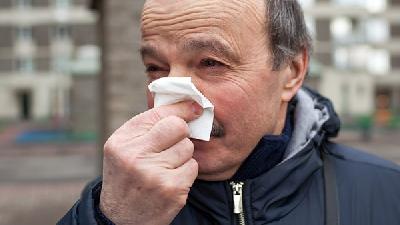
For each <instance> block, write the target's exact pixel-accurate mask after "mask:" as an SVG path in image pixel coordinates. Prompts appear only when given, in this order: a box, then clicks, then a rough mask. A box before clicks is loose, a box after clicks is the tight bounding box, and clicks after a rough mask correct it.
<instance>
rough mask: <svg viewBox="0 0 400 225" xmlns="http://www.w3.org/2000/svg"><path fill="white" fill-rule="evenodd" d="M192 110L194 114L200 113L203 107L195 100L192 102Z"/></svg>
mask: <svg viewBox="0 0 400 225" xmlns="http://www.w3.org/2000/svg"><path fill="white" fill-rule="evenodd" d="M192 111H193V112H194V114H196V115H198V116H199V115H201V114H202V113H203V107H201V106H200V105H199V104H198V103H197V102H192Z"/></svg>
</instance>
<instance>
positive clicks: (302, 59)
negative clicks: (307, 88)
mask: <svg viewBox="0 0 400 225" xmlns="http://www.w3.org/2000/svg"><path fill="white" fill-rule="evenodd" d="M308 61H309V59H308V51H307V50H306V49H304V50H303V51H302V52H301V53H300V54H298V55H297V56H295V57H294V58H293V60H292V61H291V62H290V64H289V65H288V68H287V70H286V71H285V73H286V74H285V77H286V79H285V81H284V82H285V83H284V86H283V92H282V96H281V99H282V101H284V102H289V101H290V100H291V99H292V98H293V97H294V95H295V94H296V93H297V91H298V90H299V89H300V88H301V85H303V82H304V79H305V76H306V74H307V70H308Z"/></svg>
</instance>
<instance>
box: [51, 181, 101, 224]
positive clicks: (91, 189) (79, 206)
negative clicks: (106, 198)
mask: <svg viewBox="0 0 400 225" xmlns="http://www.w3.org/2000/svg"><path fill="white" fill-rule="evenodd" d="M100 191H101V178H97V179H96V180H94V181H93V182H91V183H89V184H88V185H87V186H86V187H85V189H84V190H83V192H82V195H81V199H79V200H78V201H77V202H76V203H75V205H74V206H73V207H72V208H71V209H70V210H69V211H68V212H67V214H66V215H65V216H64V217H63V218H62V219H61V220H60V221H59V222H58V223H57V225H102V223H99V222H98V221H97V217H96V204H95V202H96V196H99V193H100Z"/></svg>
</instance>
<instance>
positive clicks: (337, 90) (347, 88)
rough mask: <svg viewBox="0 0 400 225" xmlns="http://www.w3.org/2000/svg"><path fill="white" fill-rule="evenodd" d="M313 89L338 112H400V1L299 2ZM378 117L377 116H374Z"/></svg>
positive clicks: (357, 114) (370, 113) (361, 113)
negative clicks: (310, 40) (313, 69)
mask: <svg viewBox="0 0 400 225" xmlns="http://www.w3.org/2000/svg"><path fill="white" fill-rule="evenodd" d="M301 2H302V4H303V6H304V11H305V14H306V17H307V20H308V23H309V24H308V25H309V27H310V30H311V31H312V33H313V37H314V44H315V49H314V58H313V65H314V66H315V65H322V66H319V68H322V70H320V71H318V72H319V73H320V74H319V75H320V76H319V77H317V78H316V79H318V80H319V82H318V88H319V89H320V92H322V93H323V94H325V95H327V96H329V97H330V98H331V99H332V100H333V102H334V104H335V106H336V108H337V110H338V112H339V113H340V114H342V115H345V116H346V115H350V116H354V115H355V116H359V115H374V114H375V116H378V117H382V116H379V115H378V114H379V113H380V112H384V113H383V114H385V116H383V117H385V118H381V119H383V120H386V121H382V122H388V120H389V119H390V114H391V113H399V112H400V0H302V1H301ZM377 119H378V120H380V119H379V118H377Z"/></svg>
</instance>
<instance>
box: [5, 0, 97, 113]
mask: <svg viewBox="0 0 400 225" xmlns="http://www.w3.org/2000/svg"><path fill="white" fill-rule="evenodd" d="M87 4H88V3H87V2H86V0H1V1H0V34H1V38H0V105H1V107H0V119H1V120H3V119H13V120H16V119H35V120H39V119H48V118H61V119H62V118H65V117H68V116H69V114H70V92H71V87H72V83H73V82H72V80H73V78H72V74H78V75H82V74H93V73H96V72H97V71H96V69H98V62H97V61H96V60H97V59H96V57H98V54H99V50H98V48H97V47H96V45H97V42H96V32H95V30H96V29H95V28H96V26H95V24H96V15H95V14H94V13H92V12H90V10H89V9H88V8H87Z"/></svg>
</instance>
